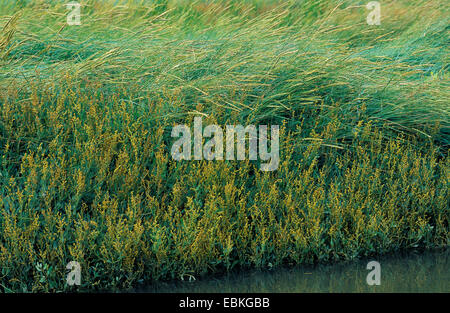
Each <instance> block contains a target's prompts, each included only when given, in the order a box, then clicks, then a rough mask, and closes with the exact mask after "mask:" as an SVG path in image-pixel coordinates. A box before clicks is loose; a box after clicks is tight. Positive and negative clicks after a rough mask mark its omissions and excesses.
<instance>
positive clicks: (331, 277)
mask: <svg viewBox="0 0 450 313" xmlns="http://www.w3.org/2000/svg"><path fill="white" fill-rule="evenodd" d="M448 254H449V253H448V250H444V251H434V252H425V253H420V254H418V253H408V254H400V255H395V256H386V257H380V258H372V259H368V260H361V261H356V262H352V263H346V264H334V265H319V266H315V267H296V268H291V269H284V268H282V269H276V270H272V271H245V272H239V273H230V274H227V275H225V276H222V277H220V278H209V279H199V280H197V281H195V282H183V281H178V282H172V283H157V284H154V285H151V286H147V287H146V288H141V289H139V290H137V291H138V292H189V293H196V292H242V293H245V292H288V293H292V292H295V293H300V292H450V284H449V281H450V271H449V267H448V265H449V263H448ZM372 260H374V261H378V262H379V263H380V265H381V285H379V286H369V285H368V284H367V283H366V277H367V275H368V273H369V272H370V270H367V269H366V266H367V263H368V262H369V261H372Z"/></svg>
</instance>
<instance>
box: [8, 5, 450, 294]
mask: <svg viewBox="0 0 450 313" xmlns="http://www.w3.org/2000/svg"><path fill="white" fill-rule="evenodd" d="M67 2H69V1H67ZM78 2H79V3H80V4H81V5H82V7H81V14H82V15H81V25H79V26H76V25H75V26H70V25H67V21H66V17H67V14H68V12H69V11H68V10H67V8H66V6H65V4H66V3H65V1H44V0H34V1H27V0H20V1H19V0H18V1H11V0H2V1H0V291H3V292H11V291H13V292H55V291H75V290H77V291H96V290H118V291H124V290H129V289H130V288H134V287H136V286H139V285H140V284H149V283H152V282H155V281H158V280H174V279H176V280H179V279H185V280H186V279H189V277H192V276H193V277H197V278H198V277H201V276H203V275H211V274H215V273H222V272H225V271H230V270H233V269H238V268H239V269H249V268H275V267H277V266H282V265H288V266H295V265H298V264H314V263H333V262H338V261H342V260H352V259H356V258H360V257H365V256H376V255H380V254H386V253H390V252H394V251H400V250H407V249H418V250H420V249H434V248H446V247H448V245H449V242H450V240H449V238H450V237H449V224H448V223H449V201H450V197H449V180H450V171H449V170H450V161H449V159H448V152H449V144H450V112H449V109H450V105H449V96H450V95H449V93H450V88H449V87H450V83H449V82H450V81H449V65H448V64H449V56H450V53H449V47H450V39H449V38H450V36H449V33H450V32H449V30H450V26H449V25H450V14H449V13H450V3H449V2H448V1H443V0H426V1H425V0H396V1H394V0H383V1H380V2H381V25H373V26H370V25H368V24H367V22H366V17H367V15H368V13H369V11H368V10H367V9H366V7H365V5H366V3H367V2H369V1H353V0H352V1H350V0H349V1H332V0H316V1H300V0H298V1H292V0H291V1H282V0H266V1H265V0H239V1H238V0H236V1H233V0H228V1H225V0H222V1H206V0H198V1H187V0H185V1H183V0H164V1H163V0H154V1H142V0H140V1H138V0H134V1H132V0H117V1H113V0H111V1H106V0H105V1H94V0H79V1H78ZM196 116H201V117H202V119H203V124H204V125H207V124H218V125H228V124H241V125H249V124H254V125H261V124H267V125H280V164H279V167H278V169H277V170H276V171H273V172H262V171H260V170H259V161H248V160H244V161H204V160H203V161H194V160H192V161H175V160H173V159H172V157H171V154H170V148H171V145H172V143H173V141H174V139H173V138H171V130H172V127H173V126H175V125H177V124H186V125H192V124H193V119H194V117H196ZM70 261H77V262H79V263H80V265H81V270H82V271H81V286H68V285H67V284H66V275H67V273H68V270H67V269H66V265H67V264H68V263H69V262H70Z"/></svg>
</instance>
